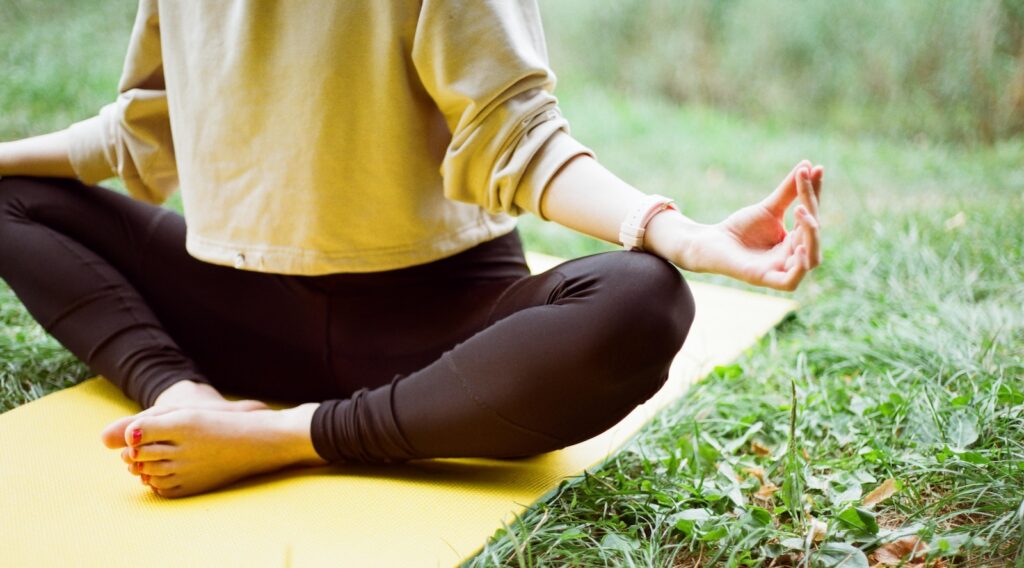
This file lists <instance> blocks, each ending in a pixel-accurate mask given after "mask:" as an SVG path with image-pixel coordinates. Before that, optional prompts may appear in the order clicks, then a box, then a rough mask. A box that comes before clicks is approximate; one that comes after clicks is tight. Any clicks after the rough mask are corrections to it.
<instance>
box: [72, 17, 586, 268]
mask: <svg viewBox="0 0 1024 568" xmlns="http://www.w3.org/2000/svg"><path fill="white" fill-rule="evenodd" d="M554 85H555V77H554V74H553V73H552V72H551V69H550V68H549V66H548V60H547V53H546V48H545V44H544V36H543V31H542V29H541V22H540V17H539V14H538V10H537V6H536V3H535V1H533V0H529V1H528V0H423V1H422V2H417V1H412V0H344V1H338V0H288V1H285V0H217V1H216V2H199V1H187V0H173V1H172V0H164V1H161V2H158V1H157V0H143V1H142V2H141V3H140V5H139V12H138V17H137V19H136V22H135V27H134V29H133V30H132V36H131V41H130V44H129V48H128V55H127V59H126V62H125V66H124V72H123V74H122V77H121V81H120V85H119V89H118V90H119V96H118V97H117V100H116V102H114V103H112V104H110V105H107V106H105V107H104V108H103V109H102V110H101V111H100V112H99V115H98V116H96V117H94V118H91V119H88V120H85V121H83V122H79V123H77V124H75V125H73V126H72V127H71V129H70V136H71V152H70V154H71V162H72V164H73V167H74V168H75V171H76V172H77V174H78V176H79V177H80V178H81V179H82V180H83V181H85V182H87V183H95V182H98V181H100V180H102V179H105V178H108V177H111V176H114V175H117V176H120V177H121V178H122V179H123V180H124V184H125V186H126V187H127V189H128V191H129V192H130V193H131V195H133V196H134V197H136V198H138V199H141V200H144V201H148V202H151V203H161V202H163V201H164V200H165V199H167V197H168V196H169V195H171V194H172V193H173V192H174V191H175V190H177V189H179V188H180V190H181V193H182V201H183V204H184V211H185V220H186V223H187V225H188V237H187V242H186V248H187V249H188V252H189V253H190V254H191V255H193V256H194V257H196V258H199V259H202V260H205V261H208V262H211V263H215V264H223V265H229V266H235V267H237V268H242V269H246V270H256V271H263V272H275V273H283V274H307V275H314V274H325V273H331V272H369V271H379V270H388V269H394V268H400V267H405V266H410V265H414V264H421V263H425V262H429V261H432V260H436V259H438V258H442V257H445V256H450V255H452V254H455V253H457V252H460V251H462V250H465V249H468V248H470V247H472V246H474V245H476V244H479V243H481V242H483V241H487V240H490V239H493V238H495V237H497V236H500V235H502V234H505V233H507V232H509V231H511V230H512V229H513V227H514V226H515V218H514V217H515V216H516V215H519V214H521V213H522V212H523V211H524V210H525V211H530V212H532V213H534V214H537V215H539V216H541V218H543V215H542V213H541V211H540V210H539V204H540V198H541V194H542V192H543V191H544V188H545V186H546V184H547V182H548V180H549V179H550V178H551V177H552V176H553V175H554V174H555V173H556V171H557V170H558V169H559V168H560V167H561V166H562V165H563V164H565V163H566V162H567V161H568V160H569V159H571V158H572V157H574V156H576V155H579V154H581V153H585V154H590V151H589V150H588V149H587V148H586V147H584V146H582V145H581V144H580V143H578V142H577V141H576V140H574V139H573V138H572V137H571V136H570V135H569V133H568V123H567V122H566V120H565V119H564V118H563V117H562V115H561V113H560V112H559V109H558V108H557V106H556V103H557V100H556V99H555V97H554V96H553V94H552V91H553V89H554Z"/></svg>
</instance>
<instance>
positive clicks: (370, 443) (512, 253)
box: [0, 177, 694, 463]
mask: <svg viewBox="0 0 1024 568" xmlns="http://www.w3.org/2000/svg"><path fill="white" fill-rule="evenodd" d="M382 230H383V229H382ZM0 277H2V278H3V279H4V280H6V281H7V283H8V284H9V285H10V286H11V288H12V289H13V290H14V292H15V293H16V294H17V295H18V298H19V299H20V300H21V301H22V302H23V303H24V304H25V306H26V308H27V309H28V311H29V312H30V313H31V314H32V316H33V317H34V318H35V319H36V320H37V321H38V322H39V323H40V324H41V325H42V326H43V327H44V328H45V329H46V331H47V332H48V333H50V334H51V335H53V336H54V337H55V338H57V340H58V341H60V342H61V344H63V345H64V346H65V347H66V348H67V349H69V350H70V351H71V352H72V353H73V354H74V355H75V356H77V357H78V358H80V359H81V360H83V361H84V362H85V363H86V364H88V365H89V367H90V368H91V369H92V370H93V371H95V372H96V373H99V374H102V375H103V376H104V377H106V378H107V379H108V380H110V381H112V382H113V383H114V384H116V385H117V386H118V387H119V388H120V389H121V390H122V391H123V392H124V393H125V394H126V395H127V396H128V397H130V398H131V399H133V400H135V401H137V402H139V403H140V404H141V405H142V406H143V407H148V406H151V405H152V404H153V401H154V399H155V398H156V397H157V395H159V394H160V393H161V392H162V391H163V390H164V389H166V388H167V387H169V386H171V385H172V384H173V383H175V382H177V381H180V380H183V379H190V380H193V381H197V382H203V383H209V384H211V385H213V386H214V387H216V388H217V389H220V390H223V391H225V392H227V393H230V394H233V395H240V396H246V397H253V398H262V399H264V400H274V401H280V402H288V403H302V402H322V404H320V406H319V408H318V409H317V410H316V412H315V414H314V415H313V423H312V428H311V436H312V440H313V445H314V447H315V448H316V450H317V452H318V453H319V454H320V455H321V456H322V457H323V458H324V459H327V460H329V461H353V462H380V463H387V462H399V461H404V460H408V459H416V458H432V457H468V456H479V457H518V456H527V455H533V454H537V453H542V452H546V451H550V450H555V449H558V448H562V447H565V446H567V445H571V444H574V443H577V442H580V441H582V440H585V439H587V438H591V437H593V436H595V435H597V434H599V433H601V432H603V431H604V430H607V429H608V428H609V427H611V426H612V425H614V424H615V423H616V422H618V421H619V420H620V419H622V417H624V416H625V415H626V414H628V413H629V412H630V411H631V410H632V409H633V408H634V407H636V406H637V405H638V404H640V403H642V402H643V401H645V400H647V399H648V398H650V397H651V395H653V394H654V393H655V392H656V391H657V390H658V389H659V388H660V387H661V386H662V384H664V382H665V380H666V377H667V374H668V368H669V364H670V363H671V361H672V358H673V355H674V354H675V353H676V352H677V351H678V350H679V348H680V346H681V345H682V344H683V341H684V340H685V338H686V334H687V332H688V331H689V328H690V324H691V322H692V320H693V314H694V305H693V298H692V296H691V295H690V291H689V288H688V287H687V286H686V283H685V281H684V280H683V278H682V276H681V274H680V273H679V271H678V270H676V269H675V268H674V267H673V266H672V265H671V264H670V263H668V262H667V261H665V260H663V259H661V258H659V257H657V256H653V255H651V254H647V253H640V252H624V251H616V252H607V253H601V254H596V255H592V256H588V257H584V258H579V259H576V260H571V261H568V262H565V263H562V264H561V265H559V266H557V267H555V268H552V269H551V270H548V271H546V272H544V273H541V274H537V275H534V276H531V275H529V271H528V269H527V267H526V263H525V261H524V259H523V251H522V244H521V243H520V240H519V235H518V233H517V232H516V231H513V232H511V233H509V234H507V235H504V236H501V237H498V238H495V239H493V240H491V241H488V242H485V243H483V244H480V245H478V246H476V247H474V248H471V249H469V250H467V251H464V252H462V253H459V254H456V255H454V256H450V257H447V258H443V259H441V260H437V261H434V262H431V263H427V264H422V265H417V266H412V267H409V268H403V269H398V270H389V271H383V272H374V273H338V274H329V275H324V276H288V275H281V274H269V273H260V272H250V271H244V270H236V269H234V268H230V267H225V266H218V265H214V264H209V263H206V262H203V261H200V260H197V259H195V258H193V257H191V256H189V255H188V253H187V252H186V250H185V221H184V219H183V218H182V217H181V216H180V215H178V214H177V213H175V212H173V211H170V210H167V209H164V208H160V207H156V206H153V205H149V204H146V203H143V202H140V201H136V200H133V199H131V198H129V197H126V196H124V195H121V194H119V193H116V192H113V191H110V190H107V189H104V188H100V187H93V186H87V185H83V184H81V183H79V182H77V181H72V180H64V179H49V178H22V177H19V178H5V179H2V180H0Z"/></svg>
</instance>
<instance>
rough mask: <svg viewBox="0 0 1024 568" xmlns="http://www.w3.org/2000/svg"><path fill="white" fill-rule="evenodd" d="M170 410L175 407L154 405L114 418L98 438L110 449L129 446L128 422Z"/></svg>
mask: <svg viewBox="0 0 1024 568" xmlns="http://www.w3.org/2000/svg"><path fill="white" fill-rule="evenodd" d="M172 410H175V409H174V408H159V407H155V406H154V407H152V408H148V409H146V410H143V411H142V412H139V413H138V414H133V415H131V416H124V417H122V418H118V419H117V420H115V421H113V422H111V423H110V424H108V425H107V426H106V428H104V429H103V431H102V432H101V433H100V439H101V440H103V445H104V446H106V447H108V448H112V449H116V448H123V447H125V446H130V445H131V443H130V438H129V437H128V434H129V431H128V425H129V424H131V423H132V422H133V421H135V420H136V419H139V418H141V417H143V416H159V415H161V414H166V413H167V412H170V411H172Z"/></svg>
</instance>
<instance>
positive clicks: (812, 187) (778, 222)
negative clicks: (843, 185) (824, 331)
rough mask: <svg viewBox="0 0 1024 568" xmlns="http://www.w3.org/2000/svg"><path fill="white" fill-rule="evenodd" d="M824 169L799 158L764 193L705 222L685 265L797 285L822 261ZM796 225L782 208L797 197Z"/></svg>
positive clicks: (763, 281) (771, 284)
mask: <svg viewBox="0 0 1024 568" xmlns="http://www.w3.org/2000/svg"><path fill="white" fill-rule="evenodd" d="M823 173H824V169H823V168H822V167H821V166H815V167H812V166H811V163H810V162H808V161H806V160H805V161H802V162H800V163H799V164H797V165H796V167H795V168H793V171H791V172H790V173H789V175H788V176H786V179H784V180H783V181H782V183H781V184H780V185H779V187H778V188H776V189H775V191H773V192H772V193H771V195H769V196H768V197H766V198H764V199H763V200H761V201H760V202H758V203H755V204H754V205H749V206H747V207H744V208H742V209H740V210H739V211H736V212H735V213H733V214H732V215H729V217H728V218H726V219H725V220H724V221H722V222H721V223H718V224H716V225H711V226H710V227H707V229H706V230H705V231H704V234H702V235H701V238H700V239H699V240H698V241H697V242H696V243H695V246H694V249H693V251H692V252H691V253H690V254H691V255H692V256H691V258H690V259H687V260H688V262H687V265H688V267H689V268H690V269H691V270H694V271H696V272H714V273H717V274H724V275H726V276H730V277H732V278H736V279H738V280H742V281H744V282H748V283H750V284H755V285H758V286H767V287H769V288H775V289H778V290H795V289H796V287H797V286H798V285H799V284H800V281H801V280H802V279H803V277H804V276H805V275H806V274H807V272H808V271H809V270H812V269H814V268H815V267H816V266H818V265H819V264H821V248H820V246H819V223H818V198H819V196H820V195H821V178H822V175H823ZM795 200H799V204H798V205H797V207H796V211H795V213H796V225H795V226H794V227H793V229H792V230H790V231H787V230H786V226H785V215H786V210H787V209H788V208H789V206H790V205H791V204H792V203H793V202H794V201H795Z"/></svg>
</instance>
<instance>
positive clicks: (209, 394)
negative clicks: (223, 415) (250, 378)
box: [153, 380, 269, 411]
mask: <svg viewBox="0 0 1024 568" xmlns="http://www.w3.org/2000/svg"><path fill="white" fill-rule="evenodd" d="M153 406H177V407H187V408H210V409H218V410H243V411H244V410H267V409H268V408H269V407H268V406H267V405H266V404H264V403H262V402H260V401H258V400H235V401H232V400H228V399H226V398H224V397H223V396H221V394H220V391H218V390H217V389H215V388H214V387H212V386H210V385H208V384H205V383H197V382H194V381H189V380H185V381H178V382H176V383H174V384H173V385H171V386H170V387H168V388H167V389H165V390H164V391H163V392H162V393H160V395H159V396H157V397H156V400H155V401H153Z"/></svg>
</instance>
